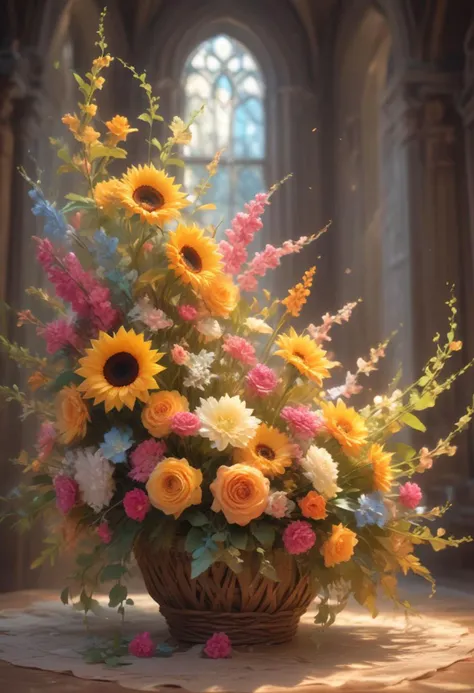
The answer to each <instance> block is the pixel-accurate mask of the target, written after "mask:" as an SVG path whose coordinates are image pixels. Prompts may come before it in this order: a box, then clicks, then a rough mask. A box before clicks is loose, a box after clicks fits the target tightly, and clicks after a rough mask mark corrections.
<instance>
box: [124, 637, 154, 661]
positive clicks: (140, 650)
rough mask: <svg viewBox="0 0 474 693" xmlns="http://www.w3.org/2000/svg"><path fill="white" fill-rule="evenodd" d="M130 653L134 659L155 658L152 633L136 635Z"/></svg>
mask: <svg viewBox="0 0 474 693" xmlns="http://www.w3.org/2000/svg"><path fill="white" fill-rule="evenodd" d="M128 652H129V654H131V655H133V656H134V657H153V654H154V652H155V646H154V644H153V640H152V639H151V637H150V633H140V634H139V635H136V636H135V637H134V638H133V640H132V641H131V642H130V644H129V646H128Z"/></svg>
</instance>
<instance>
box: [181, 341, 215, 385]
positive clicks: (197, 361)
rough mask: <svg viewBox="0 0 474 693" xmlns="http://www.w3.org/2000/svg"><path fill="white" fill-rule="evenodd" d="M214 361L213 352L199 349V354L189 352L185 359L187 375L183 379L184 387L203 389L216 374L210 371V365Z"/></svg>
mask: <svg viewBox="0 0 474 693" xmlns="http://www.w3.org/2000/svg"><path fill="white" fill-rule="evenodd" d="M213 361H214V352H213V351H206V350H205V349H201V351H200V352H199V354H189V356H188V359H187V361H186V364H185V365H186V368H187V369H188V375H187V377H186V378H185V379H184V380H183V385H184V387H197V388H198V389H199V390H204V388H205V386H206V385H209V383H210V382H211V380H212V379H213V378H215V377H216V376H215V375H213V374H212V373H211V369H210V368H211V365H212V363H213Z"/></svg>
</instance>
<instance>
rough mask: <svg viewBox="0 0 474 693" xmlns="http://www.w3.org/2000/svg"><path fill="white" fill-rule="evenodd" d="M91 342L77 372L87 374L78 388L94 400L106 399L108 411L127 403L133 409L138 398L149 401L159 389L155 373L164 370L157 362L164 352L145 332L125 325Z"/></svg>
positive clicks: (82, 374)
mask: <svg viewBox="0 0 474 693" xmlns="http://www.w3.org/2000/svg"><path fill="white" fill-rule="evenodd" d="M91 344H92V347H91V348H90V349H86V354H87V356H84V357H83V358H81V359H79V363H80V365H81V366H80V368H78V369H77V371H76V373H78V375H80V376H81V377H82V378H84V382H82V383H81V384H80V385H79V388H78V389H79V390H80V391H81V392H83V393H84V397H86V398H94V404H99V403H100V402H104V406H105V411H107V412H108V411H110V410H111V409H114V408H115V409H118V410H120V409H122V407H123V406H124V405H125V406H126V407H128V408H129V409H133V407H134V406H135V401H136V399H139V400H141V401H142V402H147V401H148V399H149V397H150V393H149V390H156V389H158V384H157V382H156V380H155V377H154V376H155V375H156V374H157V373H160V372H161V371H163V370H164V367H163V366H160V365H159V364H158V363H157V361H159V360H160V359H161V357H162V356H163V354H159V353H158V352H157V351H156V350H155V349H152V348H151V342H150V341H145V339H144V337H143V334H136V333H135V332H134V330H129V331H128V332H127V330H125V328H124V327H121V328H120V329H119V331H118V332H117V333H116V334H114V335H113V336H110V335H108V334H106V333H105V332H101V333H100V335H99V339H93V340H92V342H91Z"/></svg>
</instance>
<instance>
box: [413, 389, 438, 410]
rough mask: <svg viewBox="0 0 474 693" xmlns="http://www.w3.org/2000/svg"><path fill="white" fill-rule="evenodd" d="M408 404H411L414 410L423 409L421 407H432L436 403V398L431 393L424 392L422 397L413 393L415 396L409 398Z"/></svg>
mask: <svg viewBox="0 0 474 693" xmlns="http://www.w3.org/2000/svg"><path fill="white" fill-rule="evenodd" d="M410 404H411V405H412V407H413V409H414V410H415V411H423V409H429V408H430V407H434V406H435V404H436V400H435V398H434V397H433V395H432V394H430V393H429V392H426V393H425V394H424V395H423V397H419V396H417V395H415V397H413V398H410Z"/></svg>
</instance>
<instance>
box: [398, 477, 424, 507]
mask: <svg viewBox="0 0 474 693" xmlns="http://www.w3.org/2000/svg"><path fill="white" fill-rule="evenodd" d="M398 494H399V495H398V500H399V502H400V503H401V504H402V505H404V506H405V508H410V509H411V510H414V508H416V507H417V506H418V505H419V504H420V501H421V499H422V497H423V493H422V491H421V488H420V487H419V486H418V484H412V483H410V482H409V481H407V482H406V484H403V486H400V488H399V489H398Z"/></svg>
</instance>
